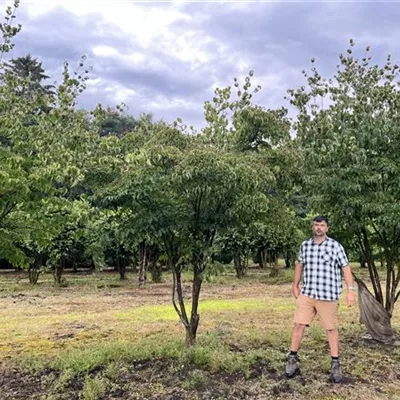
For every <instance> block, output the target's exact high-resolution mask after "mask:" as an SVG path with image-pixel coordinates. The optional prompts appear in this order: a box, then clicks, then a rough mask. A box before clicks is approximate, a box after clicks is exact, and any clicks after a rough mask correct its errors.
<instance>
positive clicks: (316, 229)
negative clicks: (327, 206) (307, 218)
mask: <svg viewBox="0 0 400 400" xmlns="http://www.w3.org/2000/svg"><path fill="white" fill-rule="evenodd" d="M312 230H313V234H314V236H315V237H323V236H325V235H326V233H327V232H328V219H327V218H326V217H324V216H323V215H318V216H316V217H315V218H314V219H313V224H312Z"/></svg>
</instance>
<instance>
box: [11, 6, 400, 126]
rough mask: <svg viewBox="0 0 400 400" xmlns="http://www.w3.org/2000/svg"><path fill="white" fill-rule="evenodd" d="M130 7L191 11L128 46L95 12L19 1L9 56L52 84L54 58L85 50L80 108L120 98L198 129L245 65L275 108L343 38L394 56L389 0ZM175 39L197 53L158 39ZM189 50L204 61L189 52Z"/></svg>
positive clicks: (326, 65) (327, 69) (262, 98)
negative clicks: (162, 31)
mask: <svg viewBox="0 0 400 400" xmlns="http://www.w3.org/2000/svg"><path fill="white" fill-rule="evenodd" d="M136 6H137V7H139V5H136ZM140 7H144V9H145V10H146V12H148V13H151V12H153V10H154V9H155V7H157V9H159V8H162V9H163V10H166V11H167V10H170V9H171V8H172V7H174V9H176V10H179V11H181V12H182V13H183V14H186V15H188V16H190V17H191V18H190V19H189V18H188V19H187V20H185V19H183V20H182V19H180V20H177V21H176V22H174V23H172V24H171V25H170V26H169V29H168V34H169V35H170V37H166V38H163V37H160V38H158V39H159V40H155V41H154V42H153V43H150V45H145V44H139V43H135V42H134V41H133V40H132V38H131V37H130V36H129V35H127V34H126V33H125V32H124V31H123V30H122V29H121V28H119V27H118V26H117V25H116V24H114V22H113V21H108V20H105V18H104V15H103V14H101V13H96V12H93V13H91V14H87V15H85V16H84V17H82V16H81V17H77V16H76V15H75V14H74V13H72V12H69V11H67V10H65V9H64V8H62V7H61V6H60V7H58V8H56V9H52V11H49V12H48V13H47V14H42V15H40V16H37V17H29V14H28V13H27V12H26V11H24V9H23V8H22V9H21V10H19V12H18V21H19V22H20V23H22V25H23V30H22V32H21V33H20V34H19V35H18V37H17V39H16V48H15V50H14V51H13V52H12V53H11V54H10V55H9V57H18V56H20V55H25V54H27V53H31V54H32V55H33V56H36V57H39V58H40V59H41V60H42V61H43V66H44V67H45V68H46V71H47V73H48V74H49V75H51V76H52V77H53V78H54V79H57V80H58V81H59V80H60V76H61V75H60V74H61V67H62V63H63V61H64V60H68V61H69V62H70V63H71V66H72V68H74V66H75V65H77V63H78V62H79V58H80V56H81V55H83V54H86V55H87V56H88V60H87V65H91V66H92V67H93V70H92V72H91V76H92V77H93V79H95V80H96V81H95V82H96V84H95V85H94V84H93V85H92V86H90V85H89V88H88V90H87V91H86V93H84V94H83V95H82V97H81V98H80V100H79V104H80V105H81V106H82V107H86V108H92V107H94V106H95V105H96V104H97V103H99V102H100V103H103V104H104V105H115V104H116V103H118V99H119V98H124V101H125V102H126V104H127V105H128V107H129V110H130V112H131V113H132V114H134V115H137V114H139V113H140V112H142V111H145V112H154V114H155V116H156V117H157V118H164V119H165V120H167V121H172V120H174V119H175V118H176V117H178V116H181V117H183V118H184V119H185V120H187V122H188V123H191V124H195V125H197V126H202V125H203V122H202V121H203V103H204V101H205V100H208V99H210V98H212V95H213V89H212V87H213V85H215V84H218V85H222V86H226V85H229V84H231V83H232V81H233V77H241V76H242V77H243V75H244V74H245V73H246V72H247V71H248V70H250V69H252V70H255V73H256V74H255V79H254V80H255V82H256V83H257V82H260V83H261V84H262V86H263V91H262V92H261V93H260V94H259V95H258V96H257V97H255V101H257V102H258V103H259V104H260V105H263V106H267V107H280V106H281V105H285V106H288V104H287V102H285V101H284V99H283V97H284V95H285V94H286V91H287V89H288V88H291V87H298V86H300V85H302V84H303V78H302V75H301V70H302V69H304V68H305V69H307V68H308V67H309V65H310V62H309V60H310V58H311V57H316V58H317V62H318V66H319V68H320V69H321V70H322V72H323V73H328V74H332V73H333V72H334V68H335V65H336V64H337V61H338V54H339V53H340V52H343V51H345V49H346V46H347V42H348V39H349V38H350V37H354V39H355V40H356V43H357V41H358V42H359V43H360V44H362V45H364V44H367V42H371V43H370V44H371V45H372V46H373V48H374V54H376V55H377V58H378V60H381V59H382V58H383V56H384V55H385V54H386V53H387V52H392V53H393V54H394V56H397V55H398V50H397V41H398V36H399V35H400V29H398V28H397V21H398V19H399V16H400V8H399V7H397V6H396V5H391V4H390V5H388V4H386V5H382V4H379V3H378V2H377V3H374V4H371V3H364V4H361V3H349V4H347V3H338V4H335V3H250V4H245V3H243V4H226V3H222V4H219V3H207V4H199V3H183V4H182V5H180V6H173V5H170V4H159V5H157V6H154V5H151V6H150V5H148V4H145V5H141V6H140ZM156 28H157V27H155V29H156ZM179 39H182V43H183V44H184V45H185V44H186V45H187V46H188V47H189V48H195V49H197V50H193V54H191V53H190V52H189V53H188V54H180V51H182V52H184V51H185V47H182V49H181V48H180V47H179V46H182V43H174V42H168V40H172V41H174V40H175V41H178V40H179ZM178 45H179V46H178ZM96 46H108V47H110V48H113V49H115V50H116V54H115V55H112V56H110V55H107V54H104V55H100V54H98V55H96V54H97V53H95V52H94V51H93V49H94V48H95V47H96ZM174 46H175V47H174ZM176 46H178V47H176ZM193 46H194V47H193ZM196 46H198V47H196ZM171 49H174V51H172V50H171ZM177 49H178V50H177ZM180 49H181V50H180ZM199 52H202V53H203V55H204V57H203V58H204V59H201V58H199V57H197V56H198V55H199ZM133 53H135V54H137V55H138V56H140V57H141V58H142V59H143V62H132V61H131V60H130V58H129V55H131V54H133ZM197 58H199V59H197ZM124 96H125V97H124Z"/></svg>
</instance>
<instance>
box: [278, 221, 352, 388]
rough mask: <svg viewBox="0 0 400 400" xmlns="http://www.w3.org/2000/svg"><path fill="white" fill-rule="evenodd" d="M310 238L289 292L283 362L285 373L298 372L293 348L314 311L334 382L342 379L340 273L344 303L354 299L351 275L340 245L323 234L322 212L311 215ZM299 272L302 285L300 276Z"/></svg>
mask: <svg viewBox="0 0 400 400" xmlns="http://www.w3.org/2000/svg"><path fill="white" fill-rule="evenodd" d="M312 230H313V238H311V239H309V240H306V241H304V242H303V243H302V245H301V247H300V252H299V262H298V263H297V264H296V267H295V271H294V278H293V286H292V292H293V296H294V297H295V298H296V312H295V315H294V328H293V334H292V344H291V351H290V354H289V356H288V361H287V364H286V376H287V377H293V376H295V375H296V374H297V373H298V372H299V364H298V359H297V351H298V349H299V347H300V343H301V339H302V338H303V334H304V330H305V327H306V326H308V325H310V323H311V322H312V321H313V319H314V317H315V315H317V314H318V316H319V320H320V323H321V325H322V327H323V328H324V329H325V330H326V331H327V335H328V341H329V348H330V353H331V357H332V362H331V376H332V380H333V382H335V383H340V382H342V380H343V377H342V373H341V369H340V362H339V333H338V316H337V311H338V307H339V300H338V299H339V296H340V294H341V291H342V274H343V276H344V279H345V282H346V286H347V293H346V303H347V305H348V306H352V305H354V303H355V293H354V283H353V275H352V273H351V269H350V266H349V262H348V260H347V257H346V253H345V251H344V248H343V246H342V245H341V244H340V243H338V242H337V241H336V240H334V239H332V238H330V237H328V236H327V232H328V220H327V219H326V218H325V217H323V216H321V215H320V216H317V217H315V218H314V219H313V225H312ZM302 273H303V287H302V289H301V290H300V286H299V285H300V279H301V276H302Z"/></svg>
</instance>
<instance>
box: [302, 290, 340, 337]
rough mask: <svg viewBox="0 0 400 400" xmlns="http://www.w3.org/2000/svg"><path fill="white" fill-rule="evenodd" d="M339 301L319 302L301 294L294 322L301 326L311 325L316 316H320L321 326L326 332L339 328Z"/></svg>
mask: <svg viewBox="0 0 400 400" xmlns="http://www.w3.org/2000/svg"><path fill="white" fill-rule="evenodd" d="M338 308H339V300H334V301H326V300H317V299H313V298H312V297H308V296H304V295H303V294H301V295H300V296H299V297H298V298H297V299H296V312H295V314H294V322H295V323H296V324H301V325H310V324H311V322H312V321H313V319H314V318H315V315H318V317H319V322H320V324H321V326H322V327H323V328H324V329H326V330H328V331H329V330H332V329H336V328H337V327H338Z"/></svg>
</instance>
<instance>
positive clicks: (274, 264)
mask: <svg viewBox="0 0 400 400" xmlns="http://www.w3.org/2000/svg"><path fill="white" fill-rule="evenodd" d="M269 266H270V268H271V272H270V276H271V277H272V278H274V277H276V276H278V275H279V268H278V255H277V254H276V253H275V252H274V251H272V252H270V254H269Z"/></svg>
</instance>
